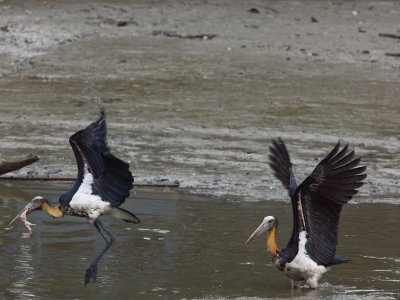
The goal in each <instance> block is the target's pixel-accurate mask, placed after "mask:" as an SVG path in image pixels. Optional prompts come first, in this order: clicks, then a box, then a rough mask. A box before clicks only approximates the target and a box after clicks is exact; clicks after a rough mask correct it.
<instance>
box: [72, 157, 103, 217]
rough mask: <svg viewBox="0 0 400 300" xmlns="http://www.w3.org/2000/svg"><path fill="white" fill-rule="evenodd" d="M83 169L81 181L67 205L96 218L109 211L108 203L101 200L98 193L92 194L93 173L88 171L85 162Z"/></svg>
mask: <svg viewBox="0 0 400 300" xmlns="http://www.w3.org/2000/svg"><path fill="white" fill-rule="evenodd" d="M84 170H85V173H84V176H83V180H82V183H81V185H80V186H79V189H78V190H77V191H76V193H75V195H74V196H73V197H72V200H71V202H70V203H69V205H70V206H71V208H72V209H73V210H75V211H77V212H79V211H81V212H85V213H87V214H88V216H89V218H91V219H96V218H98V217H99V216H100V215H101V214H103V213H105V212H108V211H110V203H108V202H105V201H103V200H101V198H100V197H99V196H98V195H93V189H92V184H93V175H92V174H91V173H89V171H88V168H87V165H86V164H85V167H84Z"/></svg>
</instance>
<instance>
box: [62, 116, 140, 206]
mask: <svg viewBox="0 0 400 300" xmlns="http://www.w3.org/2000/svg"><path fill="white" fill-rule="evenodd" d="M106 132H107V130H106V120H105V112H104V110H102V111H101V113H100V118H99V119H98V120H97V121H96V122H94V123H92V124H90V125H89V126H88V127H87V128H85V129H83V130H80V131H78V132H76V133H75V134H73V135H72V136H71V137H70V139H69V142H70V144H71V147H72V150H73V151H74V154H75V158H76V163H77V166H78V175H77V178H76V180H75V184H74V186H73V187H72V188H71V189H70V190H69V191H68V192H66V193H65V194H63V195H62V196H61V197H60V203H61V204H62V205H65V204H67V203H69V201H70V200H71V198H72V197H73V195H74V194H75V193H76V192H77V191H78V189H79V188H80V186H81V185H82V182H83V181H84V180H86V179H85V178H87V177H86V176H87V175H88V174H89V177H90V174H91V176H92V178H93V180H91V178H89V180H88V182H85V184H88V185H89V189H91V190H90V193H91V194H93V195H99V196H100V197H101V199H102V200H103V201H107V202H110V204H111V206H119V205H121V204H122V203H123V202H124V201H125V198H126V197H128V196H129V191H130V190H131V189H132V187H133V177H132V173H131V172H130V171H129V165H128V164H127V163H126V162H124V161H122V160H120V159H119V158H117V157H115V156H114V155H112V154H111V153H110V150H109V148H108V146H107V142H106Z"/></svg>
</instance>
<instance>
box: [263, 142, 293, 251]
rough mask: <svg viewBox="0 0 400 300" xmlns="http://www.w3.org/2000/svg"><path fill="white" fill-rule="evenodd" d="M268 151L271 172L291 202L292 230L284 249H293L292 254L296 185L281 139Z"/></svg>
mask: <svg viewBox="0 0 400 300" xmlns="http://www.w3.org/2000/svg"><path fill="white" fill-rule="evenodd" d="M269 150H270V152H271V154H270V155H269V156H268V157H269V160H270V162H269V165H270V167H271V169H272V170H273V173H274V175H275V177H276V178H278V179H279V180H280V181H281V182H282V184H283V186H284V187H285V188H286V189H287V190H288V192H289V195H290V199H291V202H292V211H293V229H292V235H291V237H290V239H289V242H288V244H287V246H286V248H287V249H294V252H295V253H297V251H296V249H297V244H298V234H297V227H298V221H299V219H298V213H297V203H296V200H295V197H294V194H295V191H296V188H297V184H296V179H295V177H294V174H293V170H292V163H291V161H290V156H289V152H288V151H287V149H286V146H285V143H284V142H283V141H282V139H281V138H278V139H277V140H273V141H272V145H271V146H270V147H269Z"/></svg>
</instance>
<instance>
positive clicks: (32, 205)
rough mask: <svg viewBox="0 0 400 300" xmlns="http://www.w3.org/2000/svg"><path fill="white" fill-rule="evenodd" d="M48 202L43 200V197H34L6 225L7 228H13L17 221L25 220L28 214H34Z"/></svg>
mask: <svg viewBox="0 0 400 300" xmlns="http://www.w3.org/2000/svg"><path fill="white" fill-rule="evenodd" d="M45 202H48V201H47V200H46V199H45V198H43V197H40V196H38V197H35V198H33V199H32V200H31V202H29V203H28V204H27V205H26V206H25V207H24V208H23V209H22V210H21V211H20V212H19V213H18V214H17V215H16V216H15V218H14V219H13V220H12V221H11V222H10V224H8V227H11V226H13V225H14V224H15V223H17V222H18V221H19V220H26V216H27V215H29V214H30V213H32V212H34V211H35V210H40V209H42V205H43V203H45Z"/></svg>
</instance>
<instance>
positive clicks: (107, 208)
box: [9, 110, 140, 286]
mask: <svg viewBox="0 0 400 300" xmlns="http://www.w3.org/2000/svg"><path fill="white" fill-rule="evenodd" d="M106 132H107V129H106V116H105V112H104V110H101V112H100V117H99V119H98V120H97V121H96V122H94V123H92V124H90V125H89V126H88V127H87V128H85V129H83V130H80V131H78V132H76V133H75V134H73V135H72V136H71V137H70V139H69V143H70V144H71V147H72V150H73V152H74V154H75V159H76V163H77V167H78V174H77V177H76V180H75V183H74V185H73V186H72V188H71V189H70V190H69V191H67V192H66V193H64V194H63V195H61V196H60V198H59V203H58V204H57V205H55V206H52V205H50V204H49V201H48V200H47V199H46V198H44V197H41V196H38V197H35V198H33V199H32V201H31V202H29V203H28V205H26V206H25V208H24V209H22V210H21V211H20V213H18V214H17V216H16V217H15V218H14V219H13V220H12V221H11V222H10V224H9V227H11V226H12V225H14V224H15V223H17V222H18V221H19V220H22V221H24V223H25V225H26V226H27V227H28V229H29V231H30V232H32V229H31V227H32V226H33V225H35V224H32V223H30V222H28V221H27V219H26V217H27V215H29V214H30V213H32V212H34V211H37V210H42V211H44V212H46V213H47V214H48V215H50V216H52V217H55V218H60V217H62V216H64V215H67V216H77V217H84V218H87V219H88V220H89V222H90V223H92V224H93V225H94V227H95V228H96V229H97V231H98V232H99V233H100V235H101V236H102V237H103V239H104V240H105V242H106V246H105V248H104V249H103V250H102V251H101V252H100V253H99V254H98V256H97V257H96V258H95V259H94V260H93V261H92V263H91V264H90V266H89V268H88V269H87V270H86V273H85V278H84V285H85V286H86V285H87V284H88V283H89V282H90V281H91V280H93V281H95V280H96V277H97V264H98V262H99V260H100V259H101V258H102V256H103V255H104V254H105V253H106V251H107V250H108V249H109V248H110V247H111V245H112V244H113V242H114V240H115V239H114V237H113V236H112V235H111V233H110V232H109V231H108V230H107V229H106V228H105V227H104V225H103V223H102V222H101V221H100V219H99V217H100V216H101V215H104V214H111V215H112V216H114V217H116V218H118V219H121V220H123V221H125V222H130V223H134V224H138V223H139V222H140V220H139V219H138V218H137V217H136V216H135V215H134V214H132V213H131V212H129V211H127V210H125V209H123V208H120V207H119V206H120V205H121V204H122V203H123V202H124V201H125V198H126V197H128V196H129V191H130V190H131V188H132V187H133V177H132V173H131V172H130V170H129V165H128V164H127V163H126V162H124V161H122V160H121V159H119V158H117V157H115V156H114V155H112V154H111V152H110V149H109V148H108V146H107V142H106Z"/></svg>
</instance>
